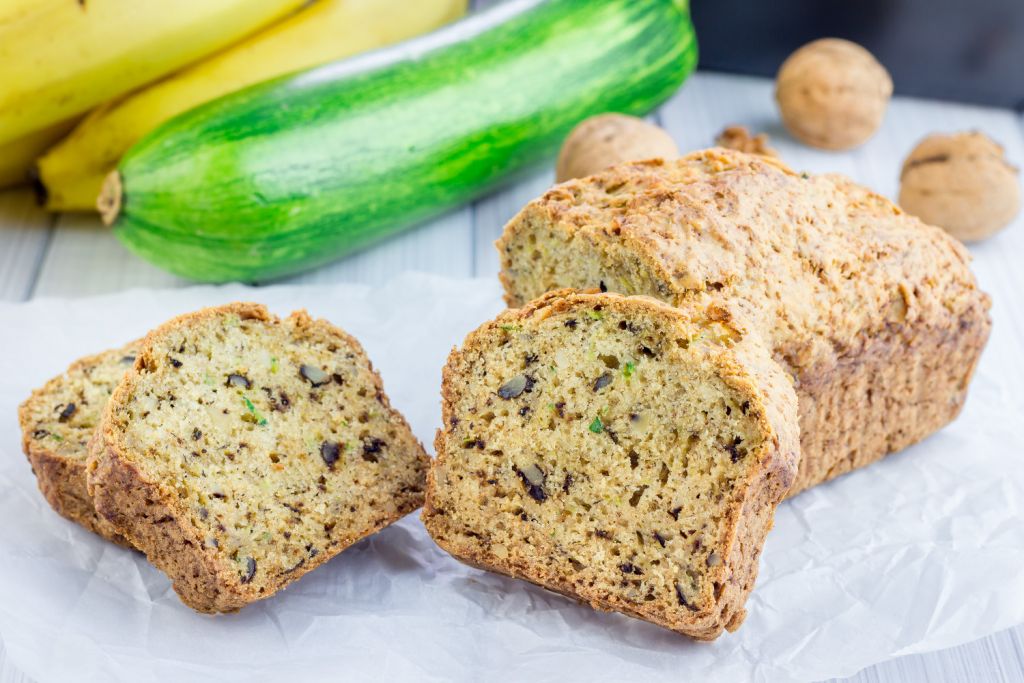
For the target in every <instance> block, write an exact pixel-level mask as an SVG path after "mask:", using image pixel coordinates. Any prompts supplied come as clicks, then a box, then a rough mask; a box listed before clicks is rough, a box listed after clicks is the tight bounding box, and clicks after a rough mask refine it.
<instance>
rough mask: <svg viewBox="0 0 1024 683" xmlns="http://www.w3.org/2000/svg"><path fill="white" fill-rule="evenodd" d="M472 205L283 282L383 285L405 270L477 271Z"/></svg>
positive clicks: (455, 273) (460, 273) (466, 274)
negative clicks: (473, 243)
mask: <svg viewBox="0 0 1024 683" xmlns="http://www.w3.org/2000/svg"><path fill="white" fill-rule="evenodd" d="M472 232H473V210H472V207H469V206H467V207H464V208H461V209H458V210H456V211H452V212H450V213H448V214H445V215H444V216H441V217H440V218H436V219H434V220H432V221H429V222H427V223H424V224H423V225H420V226H417V227H415V228H412V229H411V230H409V231H408V232H405V233H402V234H401V235H396V236H395V237H392V238H390V239H388V240H385V241H384V242H381V243H380V244H377V245H375V246H372V247H370V248H368V249H366V250H364V251H361V252H359V253H357V254H353V255H351V256H349V257H347V258H344V259H341V260H338V261H335V262H334V263H330V264H328V265H325V266H322V267H320V268H317V269H316V270H313V271H310V272H308V273H303V274H300V275H297V276H295V277H292V278H288V279H285V280H283V281H282V282H285V283H289V284H299V283H302V284H308V283H319V284H322V283H332V282H360V283H364V284H370V285H380V284H383V283H385V282H387V281H388V280H390V279H392V278H393V277H394V276H395V275H396V274H397V273H400V272H402V271H404V270H418V271H421V272H425V273H436V274H438V275H446V276H449V277H469V276H470V275H471V274H472V272H473V253H472V249H471V246H470V245H471V236H472Z"/></svg>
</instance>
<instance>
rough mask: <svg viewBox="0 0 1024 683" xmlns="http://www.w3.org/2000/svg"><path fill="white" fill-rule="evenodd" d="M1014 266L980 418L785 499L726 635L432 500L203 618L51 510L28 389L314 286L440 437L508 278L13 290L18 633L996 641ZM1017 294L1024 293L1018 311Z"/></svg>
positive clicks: (506, 675) (161, 663)
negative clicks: (660, 616) (670, 614)
mask: <svg viewBox="0 0 1024 683" xmlns="http://www.w3.org/2000/svg"><path fill="white" fill-rule="evenodd" d="M988 284H993V283H988ZM995 284H998V283H995ZM1003 284H1004V285H1005V286H1006V289H1007V291H1006V292H1005V295H1003V297H1002V299H1001V298H1000V295H999V293H998V292H994V294H996V297H995V298H996V310H995V311H994V315H993V317H994V318H995V320H996V325H995V328H994V334H993V338H992V341H991V343H990V345H989V348H988V350H987V351H986V353H985V356H984V358H983V361H982V364H981V367H980V369H979V371H978V374H977V376H976V378H975V380H974V385H973V387H972V389H971V394H970V399H969V401H968V403H967V406H966V408H965V410H964V413H963V415H962V416H961V417H960V419H959V420H957V421H956V423H954V424H953V425H951V426H950V427H948V428H947V429H945V430H943V431H942V432H941V433H939V434H937V435H935V436H933V437H931V438H929V439H928V440H926V441H925V442H924V443H922V444H919V445H917V446H914V447H913V448H910V449H908V450H907V451H905V452H903V453H900V454H898V455H895V456H892V457H889V458H887V459H886V460H885V461H883V462H881V463H879V464H876V465H874V466H872V467H870V468H868V469H867V470H862V471H860V472H856V473H854V474H852V475H848V476H846V477H843V478H841V479H840V480H838V481H835V482H833V483H830V484H827V485H825V486H821V487H818V488H816V489H813V490H811V491H808V492H806V493H804V494H802V495H800V496H799V497H797V498H796V499H794V500H790V501H788V502H786V503H784V504H783V505H782V506H781V507H780V508H779V511H778V514H777V516H776V523H775V529H774V530H773V531H772V533H771V534H770V535H769V538H768V543H767V546H766V548H765V551H764V555H763V561H762V564H761V573H760V577H759V580H758V583H757V588H756V589H755V591H754V593H753V595H752V597H751V599H750V601H749V603H748V605H747V607H748V610H749V616H748V618H747V620H746V623H744V624H743V626H742V627H741V628H740V630H739V631H738V632H737V633H734V634H726V635H724V636H723V637H722V638H720V639H719V640H718V641H716V642H715V643H712V644H700V643H694V642H691V641H689V640H687V639H685V638H683V637H680V636H677V635H675V634H672V633H670V632H668V631H664V630H662V629H659V628H656V627H654V626H651V625H649V624H644V623H641V622H639V621H635V620H633V619H629V618H626V617H622V616H619V615H614V614H600V613H597V612H593V611H591V610H590V609H588V608H586V607H582V606H579V605H577V604H576V603H574V602H572V601H570V600H567V599H565V598H563V597H560V596H557V595H554V594H551V593H548V592H546V591H544V590H541V589H539V588H536V587H533V586H530V585H528V584H526V583H524V582H520V581H515V580H512V579H506V578H503V577H500V576H496V575H493V574H489V573H486V572H482V571H478V570H475V569H471V568H469V567H466V566H463V565H461V564H459V563H458V562H456V561H455V560H453V559H451V558H450V557H448V556H447V555H445V554H444V553H443V552H442V551H441V550H439V549H438V548H437V547H436V546H434V545H433V543H432V542H431V541H430V539H429V538H428V537H427V535H426V533H425V532H424V530H423V527H422V525H421V524H420V522H419V519H418V516H417V515H413V516H410V517H408V518H406V519H405V520H404V521H402V522H401V523H399V524H397V525H395V526H393V527H391V528H389V529H387V530H385V531H383V532H381V533H380V534H377V535H376V536H375V537H373V538H371V539H368V540H365V541H363V542H361V543H359V544H357V545H356V546H354V547H352V548H351V549H349V550H347V551H345V552H344V553H342V554H341V555H340V556H338V557H337V558H335V559H334V560H332V561H331V562H329V563H328V564H327V565H325V566H323V567H321V568H320V569H318V570H317V571H315V572H313V573H312V574H310V575H308V576H307V577H305V578H303V579H302V580H301V581H299V582H298V583H297V584H295V585H293V586H291V587H290V588H288V589H287V590H285V591H283V592H282V593H280V594H278V595H277V596H275V597H273V598H271V599H269V600H266V601H264V602H263V603H259V604H256V605H253V606H251V607H249V608H247V609H245V610H243V611H242V612H241V613H240V614H235V615H227V616H218V617H209V616H203V615H199V614H196V613H194V612H192V611H191V610H189V609H187V608H185V607H183V606H182V605H181V604H180V603H179V602H178V600H177V598H176V597H175V595H174V593H173V592H172V591H171V590H170V588H169V585H168V582H167V580H166V579H165V578H164V576H163V575H161V574H160V572H158V571H156V570H155V569H153V568H152V567H150V566H149V565H148V564H147V563H146V562H145V560H144V559H143V558H142V557H140V556H139V555H137V554H135V553H132V552H130V551H127V550H124V549H121V548H116V547H114V546H112V545H110V544H107V543H104V542H103V541H101V540H100V539H99V538H97V537H95V536H92V535H91V534H89V533H87V532H85V531H83V530H81V529H79V528H78V527H76V526H75V525H73V524H71V523H70V522H66V521H64V520H63V519H62V518H60V517H58V516H57V515H56V514H54V513H53V512H52V511H51V510H50V509H49V508H48V507H47V505H46V503H45V502H44V501H43V499H42V497H41V496H40V495H39V493H38V491H37V490H36V486H35V480H34V478H33V476H32V474H31V472H30V470H29V467H28V464H27V462H26V460H25V458H24V456H23V455H22V454H21V451H20V437H19V433H18V426H17V419H16V406H17V405H18V403H19V402H20V401H21V400H22V399H23V398H24V397H25V396H27V395H28V393H29V391H30V390H31V389H32V388H33V387H34V386H36V385H39V384H41V383H42V382H43V381H44V380H46V379H47V378H48V377H50V376H52V375H54V374H56V373H58V372H59V371H61V370H62V369H63V368H64V367H65V366H66V365H67V364H68V363H70V362H71V361H72V360H74V359H75V358H76V357H78V356H81V355H83V354H85V353H92V352H95V351H99V350H101V349H104V348H107V347H110V346H114V345H118V344H121V343H122V342H124V341H125V340H127V339H132V338H134V337H138V336H139V335H141V334H142V333H144V332H145V331H146V330H147V329H149V328H150V327H152V326H153V325H155V324H157V323H159V322H161V321H163V320H164V319H166V318H168V317H170V316H172V315H174V314H178V313H182V312H185V311H188V310H192V309H195V308H198V307H200V306H206V305H212V304H218V303H223V302H227V301H231V300H237V299H247V300H257V301H262V302H265V303H267V304H268V305H269V306H270V307H271V308H272V309H273V310H274V311H275V312H276V313H278V314H286V313H287V312H289V311H290V310H292V309H294V308H302V307H305V308H308V309H309V310H310V312H311V313H312V314H313V315H316V316H322V317H326V318H328V319H329V320H331V321H332V322H335V323H337V324H339V325H341V326H342V327H344V328H345V329H347V330H348V331H349V332H351V333H352V334H354V335H356V336H357V337H358V338H359V339H360V340H361V341H362V342H363V344H364V346H365V347H366V350H367V352H368V353H369V355H370V357H371V358H372V359H373V361H374V363H375V364H376V365H377V367H378V368H379V369H380V371H381V374H382V375H383V377H384V384H385V387H386V389H387V391H388V393H389V395H390V396H391V398H392V402H393V403H394V405H395V406H396V407H397V408H398V409H399V410H401V411H403V412H404V413H405V414H406V415H407V416H408V418H409V420H410V422H411V423H412V425H413V428H414V429H415V431H416V433H417V434H418V435H419V437H420V439H422V440H423V442H424V443H426V444H428V445H429V444H430V443H431V442H432V441H433V432H434V429H435V428H436V425H437V423H438V421H439V405H438V387H439V384H440V371H441V366H442V365H443V363H444V359H445V357H446V355H447V353H448V351H449V349H450V348H451V347H452V345H454V344H457V343H459V342H460V341H461V339H462V338H463V336H464V335H465V334H466V333H467V332H468V331H469V330H470V329H472V328H473V327H475V326H476V325H478V324H479V323H480V322H482V321H483V320H485V319H488V318H490V317H492V316H493V315H494V314H496V313H497V312H498V311H499V310H500V308H501V306H500V296H499V291H498V286H497V284H496V283H495V282H494V281H493V280H475V281H471V280H462V281H459V280H445V279H440V278H436V277H428V276H424V275H414V274H413V275H404V276H401V277H399V278H398V279H397V280H395V281H393V282H392V283H391V284H389V285H388V286H386V287H383V288H377V289H370V288H367V287H363V286H355V285H337V286H330V287H326V286H324V287H321V286H316V287H312V286H310V287H285V286H280V287H269V288H262V289H248V288H245V287H241V286H230V287H224V288H216V287H196V288H189V289H183V290H176V291H129V292H125V293H120V294H116V295H112V296H104V297H99V298H91V299H79V300H75V301H62V300H37V301H34V302H31V303H28V304H4V305H0V352H2V353H0V636H2V638H3V641H4V643H5V644H6V648H7V652H8V655H9V657H10V659H11V662H12V663H13V664H14V665H15V666H16V667H18V668H19V669H21V670H23V671H25V672H26V673H27V674H28V675H29V676H32V677H34V678H35V679H37V680H38V681H40V682H41V683H42V682H43V681H59V680H76V681H84V680H115V679H116V680H131V681H140V682H141V681H150V680H153V681H156V680H167V681H181V680H196V679H214V680H217V681H236V680H237V681H245V682H246V683H251V682H252V681H260V680H275V681H296V680H365V679H388V680H412V679H415V680H423V681H434V680H437V681H440V680H488V681H496V680H537V681H546V680H557V681H566V680H584V679H593V680H627V679H637V680H645V681H650V680H662V679H664V680H676V681H677V680H701V681H719V680H771V681H778V680H788V679H815V678H825V677H830V676H841V675H848V674H851V673H853V672H855V671H857V670H859V669H861V668H863V667H865V666H867V665H870V664H872V663H875V662H880V661H882V660H885V659H888V658H891V657H893V656H896V655H899V654H906V653H911V652H923V651H927V650H931V649H936V648H942V647H948V646H952V645H955V644H958V643H963V642H966V641H970V640H973V639H975V638H979V637H981V636H984V635H986V634H989V633H992V632H994V631H997V630H999V629H1002V628H1006V627H1009V626H1012V625H1014V624H1017V623H1020V622H1024V523H1022V522H1024V515H1022V509H1021V508H1022V506H1024V430H1022V429H1021V427H1022V426H1024V400H1022V391H1021V387H1022V386H1024V371H1022V368H1024V363H1022V361H1021V351H1020V342H1021V338H1022V336H1024V334H1022V330H1021V329H1020V328H1019V327H1018V325H1019V321H1024V316H1022V315H1020V307H1019V306H1018V304H1017V303H1016V298H1017V296H1018V295H1017V294H1015V292H1014V291H1013V288H1012V287H1010V285H1012V284H1013V283H1003ZM989 289H990V291H991V290H992V289H993V287H989ZM1001 301H1003V302H1007V303H1006V305H1007V306H1010V307H1016V308H1013V310H1002V312H1000V309H1001V306H1002V305H1003V304H1002V303H1001ZM1001 321H1002V322H1001Z"/></svg>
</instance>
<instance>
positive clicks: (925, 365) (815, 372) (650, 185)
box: [498, 149, 991, 493]
mask: <svg viewBox="0 0 1024 683" xmlns="http://www.w3.org/2000/svg"><path fill="white" fill-rule="evenodd" d="M498 249H499V251H500V252H501V258H502V273H501V279H502V282H503V283H504V285H505V292H506V299H507V301H508V303H509V305H510V306H521V305H522V304H523V303H525V302H526V301H529V300H530V299H532V298H534V297H536V296H539V295H540V294H542V293H544V292H546V291H548V290H553V289H558V288H561V287H579V288H589V287H598V286H601V287H602V288H607V289H608V290H610V291H613V292H620V293H622V294H646V295H648V296H653V297H656V298H658V299H661V300H662V301H665V302H667V303H670V304H674V305H686V304H687V303H690V302H700V301H703V300H717V301H725V302H728V303H729V305H730V306H732V307H733V308H735V309H736V310H738V311H741V312H742V313H743V314H744V315H745V316H746V317H747V318H748V319H749V320H750V321H751V324H752V325H753V326H754V327H755V328H756V329H757V331H758V333H759V334H760V335H761V336H762V337H763V338H764V340H765V343H766V344H767V345H768V347H769V349H770V350H771V351H772V354H773V355H774V357H775V359H776V360H777V361H778V362H779V364H780V365H782V366H783V368H784V369H785V371H786V372H787V373H788V374H789V375H790V376H791V377H792V378H793V380H794V383H795V385H796V391H797V396H798V397H799V402H800V438H801V460H800V472H799V474H798V475H797V480H796V482H795V484H794V486H793V489H792V491H791V493H797V492H799V491H801V490H803V489H805V488H807V487H809V486H813V485H815V484H818V483H821V482H823V481H827V480H829V479H832V478H834V477H837V476H839V475H841V474H843V473H845V472H849V471H850V470H853V469H856V468H858V467H863V466H865V465H868V464H870V463H872V462H874V461H876V460H878V459H879V458H882V457H883V456H885V455H886V454H887V453H891V452H894V451H898V450H901V449H903V448H905V447H907V446H909V445H910V444H912V443H915V442H917V441H919V440H921V439H923V438H924V437H926V436H928V435H929V434H931V433H932V432H934V431H936V430H937V429H939V428H941V427H942V426H944V425H945V424H947V423H948V422H950V421H951V420H952V419H954V418H955V417H956V416H957V414H958V413H959V412H960V409H961V407H962V406H963V404H964V400H965V398H966V396H967V387H968V384H969V383H970V379H971V376H972V375H973V373H974V368H975V366H976V365H977V361H978V358H979V357H980V355H981V351H982V349H983V348H984V346H985V343H986V341H987V339H988V335H989V330H990V328H991V321H990V319H989V307H990V300H989V298H988V296H987V295H986V294H985V293H984V292H982V291H981V290H979V289H978V285H977V282H976V280H975V278H974V275H973V274H972V273H971V271H970V269H969V267H968V264H969V263H970V255H969V254H968V252H967V250H966V249H965V248H964V247H963V245H962V244H960V243H959V242H957V241H956V240H955V239H953V238H952V237H950V236H949V235H947V234H946V233H945V232H944V231H942V230H941V229H939V228H935V227H932V226H929V225H925V224H924V223H922V222H921V221H920V220H918V219H917V218H914V217H913V216H910V215H908V214H906V213H904V212H903V211H901V210H900V208H899V207H897V206H896V205H895V204H893V203H892V202H890V201H889V200H887V199H885V198H884V197H881V196H879V195H877V194H875V193H873V192H871V191H870V190H867V189H866V188H864V187H861V186H859V185H856V184H854V183H853V182H851V181H850V180H848V179H846V178H843V177H841V176H836V175H820V176H815V175H808V174H806V173H805V174H798V173H794V172H793V171H792V170H790V169H789V168H788V167H786V166H785V165H784V164H782V163H781V162H779V161H777V160H775V159H769V158H766V157H762V156H758V155H752V154H744V153H742V152H736V151H731V150H724V149H709V150H704V151H700V152H694V153H693V154H689V155H687V156H685V157H683V158H681V159H678V160H673V161H661V160H654V161H645V162H635V163H630V164H624V165H621V166H616V167H614V168H611V169H608V170H606V171H602V172H601V173H598V174H596V175H593V176H590V177H588V178H582V179H579V180H572V181H569V182H566V183H563V184H561V185H557V186H555V187H553V188H552V189H551V190H549V191H548V192H547V193H545V194H544V195H543V196H542V197H540V198H539V199H537V200H535V201H533V202H530V204H528V205H527V206H526V207H525V208H524V209H523V210H522V211H521V212H520V213H519V214H518V215H517V216H516V217H515V218H513V219H512V220H511V221H510V222H509V223H508V225H507V226H506V227H505V232H504V235H503V236H502V237H501V239H500V240H498Z"/></svg>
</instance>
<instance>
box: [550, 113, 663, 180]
mask: <svg viewBox="0 0 1024 683" xmlns="http://www.w3.org/2000/svg"><path fill="white" fill-rule="evenodd" d="M678 156H679V148H678V147H677V146H676V143H675V140H673V139H672V136H670V135H669V134H668V133H666V132H665V131H664V130H663V129H661V128H659V127H658V126H655V125H653V124H650V123H647V122H646V121H644V120H643V119H638V118H637V117H635V116H626V115H624V114H598V115H597V116H591V117H590V118H588V119H584V120H583V121H582V122H580V123H579V125H577V126H576V127H575V128H573V129H572V132H570V133H569V136H568V137H567V138H566V139H565V142H564V143H563V144H562V150H561V152H559V154H558V162H557V164H556V166H555V179H556V180H557V181H558V182H560V183H561V182H564V181H566V180H569V179H571V178H583V177H584V176H588V175H593V174H594V173H597V172H598V171H603V170H604V169H606V168H608V167H609V166H614V165H615V164H621V163H622V162H624V161H637V160H640V159H653V158H655V157H661V158H664V159H675V158H676V157H678Z"/></svg>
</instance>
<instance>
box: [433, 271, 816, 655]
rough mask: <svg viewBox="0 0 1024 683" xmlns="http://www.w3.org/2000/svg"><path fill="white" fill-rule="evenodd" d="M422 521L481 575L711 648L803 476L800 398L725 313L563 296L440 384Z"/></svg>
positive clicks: (736, 615) (450, 367)
mask: <svg viewBox="0 0 1024 683" xmlns="http://www.w3.org/2000/svg"><path fill="white" fill-rule="evenodd" d="M442 413H443V419H444V427H443V428H442V429H441V430H440V431H438V434H437V440H436V446H437V458H436V459H435V460H434V463H433V465H432V467H431V472H430V475H429V477H428V485H427V502H426V507H425V509H424V512H423V521H424V523H425V524H426V527H427V530H428V531H429V532H430V534H431V536H433V538H434V540H436V541H437V543H438V544H439V545H440V546H441V547H442V548H444V549H445V550H447V551H448V552H450V553H451V554H452V555H454V556H455V557H457V558H459V559H461V560H463V561H465V562H467V563H469V564H471V565H474V566H479V567H483V568H486V569H493V570H495V571H498V572H502V573H504V574H508V575H510V576H515V577H519V578H523V579H527V580H529V581H532V582H534V583H537V584H540V585H542V586H545V587H547V588H550V589H552V590H555V591H558V592H561V593H564V594H566V595H569V596H572V597H575V598H578V599H580V600H583V601H585V602H587V603H589V604H590V605H592V606H593V607H596V608H599V609H606V610H617V611H620V612H623V613H625V614H629V615H631V616H634V617H639V618H641V619H646V620H648V621H651V622H654V623H656V624H660V625H661V626H664V627H667V628H670V629H673V630H675V631H678V632H680V633H684V634H687V635H690V636H693V637H695V638H699V639H707V640H710V639H713V638H715V637H717V636H718V635H719V634H720V633H721V632H722V630H723V629H729V630H733V629H735V628H737V627H738V626H739V624H740V623H741V622H742V621H743V618H744V616H745V610H744V608H743V605H744V602H745V601H746V598H747V594H748V593H749V592H750V589H751V587H752V586H753V584H754V579H755V577H756V575H757V566H758V558H759V556H760V553H761V547H762V544H763V543H764V539H765V534H767V532H768V530H769V529H770V528H771V525H772V519H773V515H774V511H775V507H776V505H777V504H778V502H779V501H780V500H781V499H782V498H783V496H784V495H785V493H786V490H787V489H788V488H789V486H790V484H791V482H792V481H793V479H794V477H795V475H796V469H797V461H798V438H799V437H798V429H797V413H796V397H795V393H794V391H793V387H792V384H791V382H790V381H789V379H788V378H787V377H786V376H785V375H784V373H783V372H782V370H781V368H780V367H779V366H778V365H777V364H776V363H775V362H774V361H773V360H772V359H771V357H770V355H769V352H768V350H767V348H766V347H765V346H764V345H763V343H762V342H761V340H760V339H759V337H758V336H757V335H756V334H754V333H752V332H750V331H749V330H747V329H746V328H745V327H744V326H743V325H741V324H740V323H739V322H738V321H736V320H733V319H732V318H731V314H730V312H729V311H727V310H726V309H723V308H714V307H713V308H708V309H699V308H696V307H691V308H689V309H683V308H679V309H677V308H672V307H670V306H667V305H665V304H663V303H660V302H657V301H655V300H654V299H650V298H647V297H629V298H627V297H622V296H619V295H614V294H600V293H579V292H572V291H561V292H554V293H550V294H548V295H546V296H544V297H541V298H540V299H538V300H536V301H533V302H531V303H529V304H527V305H526V306H525V307H524V308H522V309H519V310H511V311H508V312H506V313H504V314H502V315H500V316H499V317H498V318H497V319H496V320H494V321H492V322H489V323H487V324H485V325H484V326H483V327H481V328H479V329H478V330H476V331H475V332H473V333H471V334H470V335H469V336H468V337H467V339H466V341H465V343H464V345H463V347H462V349H461V350H459V349H457V350H454V351H453V352H452V354H451V356H450V357H449V359H448V364H447V366H446V367H445V370H444V380H443V388H442Z"/></svg>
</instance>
